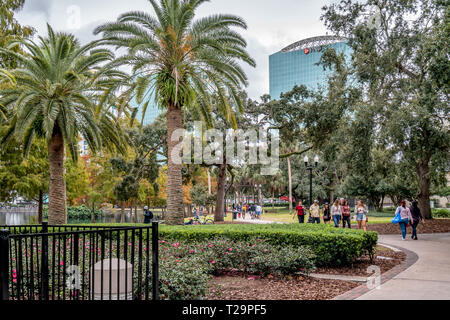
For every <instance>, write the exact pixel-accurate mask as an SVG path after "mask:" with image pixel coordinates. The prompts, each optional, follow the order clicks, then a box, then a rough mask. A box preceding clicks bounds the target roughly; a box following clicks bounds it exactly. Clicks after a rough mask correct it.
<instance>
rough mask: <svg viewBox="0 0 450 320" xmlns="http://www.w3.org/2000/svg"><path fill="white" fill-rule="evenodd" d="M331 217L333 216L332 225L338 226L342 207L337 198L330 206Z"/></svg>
mask: <svg viewBox="0 0 450 320" xmlns="http://www.w3.org/2000/svg"><path fill="white" fill-rule="evenodd" d="M331 217H332V218H333V221H334V226H335V227H336V228H339V222H340V221H341V219H342V208H341V206H340V204H339V200H337V199H336V201H334V204H333V205H332V206H331Z"/></svg>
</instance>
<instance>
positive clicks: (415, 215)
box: [395, 200, 425, 240]
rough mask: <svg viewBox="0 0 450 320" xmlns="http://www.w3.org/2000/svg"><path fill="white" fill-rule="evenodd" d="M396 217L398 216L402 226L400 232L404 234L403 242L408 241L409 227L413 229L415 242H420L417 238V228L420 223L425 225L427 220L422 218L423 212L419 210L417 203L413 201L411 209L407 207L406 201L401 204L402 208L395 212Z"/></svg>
mask: <svg viewBox="0 0 450 320" xmlns="http://www.w3.org/2000/svg"><path fill="white" fill-rule="evenodd" d="M395 215H396V216H397V215H398V218H399V219H398V221H397V222H398V223H399V225H400V231H401V232H402V240H406V231H407V230H406V229H407V227H408V225H410V226H411V227H412V236H411V238H412V239H413V240H418V238H417V226H418V225H419V223H420V222H422V223H424V222H425V220H424V218H423V216H422V212H421V211H420V209H419V206H418V204H417V201H413V202H412V203H411V206H410V207H407V206H406V200H403V201H402V202H401V205H400V207H398V208H397V210H396V211H395Z"/></svg>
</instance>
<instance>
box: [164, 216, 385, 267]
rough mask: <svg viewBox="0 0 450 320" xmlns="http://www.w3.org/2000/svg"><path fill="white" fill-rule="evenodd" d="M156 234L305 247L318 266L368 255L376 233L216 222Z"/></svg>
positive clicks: (170, 229) (193, 239) (344, 263)
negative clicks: (218, 224) (209, 224)
mask: <svg viewBox="0 0 450 320" xmlns="http://www.w3.org/2000/svg"><path fill="white" fill-rule="evenodd" d="M160 235H161V237H163V238H165V239H172V240H176V241H188V242H199V241H200V242H201V241H211V240H213V239H219V238H226V239H229V240H231V241H235V242H238V241H242V242H252V241H255V240H257V239H263V240H265V241H267V242H268V243H269V244H271V245H276V246H279V247H284V246H294V247H297V248H301V247H308V248H310V249H311V250H312V252H313V253H314V255H315V258H314V261H315V263H316V265H318V266H341V265H347V264H350V263H352V262H353V261H354V260H355V259H356V258H357V257H360V256H361V255H364V254H369V255H372V254H373V251H374V248H375V246H376V244H377V240H378V234H377V233H376V232H370V231H369V232H365V233H364V232H362V231H360V230H352V229H343V228H334V227H331V226H328V225H308V224H305V225H297V224H289V225H280V224H270V225H220V226H190V227H169V226H161V228H160Z"/></svg>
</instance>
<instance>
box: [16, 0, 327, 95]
mask: <svg viewBox="0 0 450 320" xmlns="http://www.w3.org/2000/svg"><path fill="white" fill-rule="evenodd" d="M331 2H332V0H211V1H210V2H209V3H206V4H204V5H202V6H201V7H200V9H199V12H198V14H199V16H206V15H209V14H212V13H231V14H236V15H239V16H241V17H243V18H244V19H245V21H246V22H247V24H248V30H246V31H244V33H243V34H244V37H245V38H246V39H247V42H248V51H249V52H250V54H251V56H252V57H253V58H254V59H255V60H256V63H257V66H256V68H246V71H247V74H248V77H249V84H250V85H249V87H248V88H247V90H248V92H249V95H250V97H251V98H253V99H258V98H259V97H260V96H261V95H263V94H265V93H269V55H270V54H272V53H275V52H278V51H280V50H281V49H282V48H284V47H286V46H287V45H289V44H291V43H293V42H295V41H298V40H301V39H304V38H309V37H314V36H319V35H325V33H326V32H327V30H326V28H325V26H324V25H323V23H322V21H320V19H319V18H320V15H321V14H322V10H321V8H322V7H323V6H324V5H326V4H329V3H331ZM134 10H141V11H147V12H153V11H152V10H153V9H152V8H151V5H150V4H149V3H148V1H147V0H25V7H24V9H23V10H22V11H21V12H19V13H18V14H17V19H18V20H19V21H20V22H21V23H22V24H26V25H31V26H33V27H34V28H36V30H37V32H38V34H43V35H45V33H46V23H47V22H48V23H49V24H50V25H51V26H52V27H53V28H54V29H56V30H58V31H70V32H72V33H74V34H75V35H76V36H77V37H78V38H79V39H80V41H81V42H83V43H85V42H87V41H90V40H93V39H95V38H96V36H94V35H93V34H92V30H93V29H94V28H95V27H96V26H97V25H99V24H101V23H103V22H106V21H114V20H115V19H116V18H117V16H118V15H119V14H121V13H123V12H127V11H134ZM78 13H79V14H78Z"/></svg>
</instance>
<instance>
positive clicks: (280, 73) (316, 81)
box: [269, 42, 350, 99]
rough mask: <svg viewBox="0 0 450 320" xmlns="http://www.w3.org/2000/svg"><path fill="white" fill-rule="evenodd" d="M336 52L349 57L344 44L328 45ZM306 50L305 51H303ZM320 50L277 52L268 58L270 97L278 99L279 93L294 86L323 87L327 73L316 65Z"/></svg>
mask: <svg viewBox="0 0 450 320" xmlns="http://www.w3.org/2000/svg"><path fill="white" fill-rule="evenodd" d="M327 47H331V48H334V49H335V50H336V52H338V53H339V52H342V51H344V52H345V54H346V56H348V57H349V56H350V48H349V47H348V46H347V44H346V43H345V42H337V43H333V44H328V45H327ZM305 50H306V51H305ZM321 54H322V53H321V52H320V48H305V49H301V50H295V51H289V52H282V51H280V52H277V53H275V54H272V55H271V56H270V57H269V73H270V96H271V98H272V99H278V98H280V95H281V93H285V92H288V91H290V90H292V88H293V87H294V86H295V85H305V86H307V87H308V88H309V89H315V88H317V86H318V85H325V84H326V81H327V76H328V73H329V71H324V70H323V67H322V66H318V65H316V63H318V62H319V60H320V57H321Z"/></svg>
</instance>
